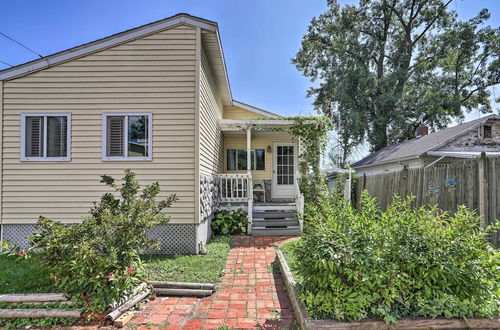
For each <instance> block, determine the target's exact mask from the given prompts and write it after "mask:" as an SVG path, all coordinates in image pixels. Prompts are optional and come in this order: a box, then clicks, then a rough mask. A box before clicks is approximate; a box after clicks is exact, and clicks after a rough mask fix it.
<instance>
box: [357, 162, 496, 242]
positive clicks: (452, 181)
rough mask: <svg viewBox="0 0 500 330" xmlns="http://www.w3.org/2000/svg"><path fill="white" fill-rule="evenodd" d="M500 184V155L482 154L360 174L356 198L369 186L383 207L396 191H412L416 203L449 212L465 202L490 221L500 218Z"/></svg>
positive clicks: (402, 193)
mask: <svg viewBox="0 0 500 330" xmlns="http://www.w3.org/2000/svg"><path fill="white" fill-rule="evenodd" d="M481 166H484V171H480V167H481ZM481 173H484V174H481ZM481 181H482V183H480V182H481ZM499 186H500V158H481V159H474V160H466V161H458V162H454V163H449V164H445V165H434V166H431V167H429V168H425V167H420V168H413V169H405V170H402V171H397V172H391V173H387V174H378V175H361V176H358V177H357V182H356V198H355V199H356V204H357V205H358V206H359V200H360V196H361V192H362V191H363V190H364V189H366V190H367V191H368V192H369V193H370V195H371V196H373V197H376V198H377V201H378V203H379V204H380V206H381V208H382V209H385V208H386V207H387V205H388V204H389V203H390V202H391V201H392V198H393V196H394V194H398V195H401V196H408V195H413V196H415V203H414V204H415V206H421V205H424V204H437V205H438V206H439V208H441V209H442V210H444V211H449V212H454V211H455V210H456V209H457V207H458V206H459V205H465V206H467V207H468V208H469V209H471V210H477V211H478V214H481V215H482V216H483V219H484V220H483V221H484V224H486V225H487V224H490V223H493V222H495V219H500V193H499V191H498V187H499ZM492 241H493V242H494V243H495V244H496V245H497V246H498V245H500V235H499V234H498V233H497V234H496V235H494V236H493V237H492Z"/></svg>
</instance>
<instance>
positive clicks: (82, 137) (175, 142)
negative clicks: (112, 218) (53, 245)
mask: <svg viewBox="0 0 500 330" xmlns="http://www.w3.org/2000/svg"><path fill="white" fill-rule="evenodd" d="M195 31H196V30H195V28H192V27H190V26H187V25H180V26H176V27H172V28H169V29H167V30H164V31H161V32H158V33H155V34H153V35H149V36H146V37H143V38H141V39H137V40H134V41H131V42H127V43H124V44H121V45H118V46H115V47H113V48H110V49H107V50H103V51H100V52H97V53H94V54H91V55H87V56H85V57H81V58H79V59H76V60H72V61H70V62H67V63H64V64H60V65H58V66H55V67H52V68H48V69H45V70H42V71H39V72H36V73H32V74H29V75H27V76H24V77H20V78H17V79H13V80H10V81H5V82H4V100H3V106H4V117H3V130H2V137H3V155H2V156H3V157H2V158H3V162H2V165H3V183H4V184H3V191H2V193H3V197H4V198H3V210H2V217H3V222H4V223H34V222H36V221H37V218H38V216H39V215H41V214H43V215H45V216H48V217H51V218H53V219H57V220H60V221H63V222H75V221H78V220H79V218H80V217H81V216H82V215H85V214H86V213H87V212H88V209H89V207H90V206H91V205H92V202H93V201H96V200H98V199H99V197H100V196H101V195H102V193H103V192H105V191H109V190H108V189H107V188H105V187H104V186H103V185H102V184H100V183H99V179H100V178H99V176H100V175H101V174H110V175H114V176H118V177H120V176H121V175H122V173H123V170H124V169H127V168H131V169H133V170H134V171H135V172H136V173H137V175H138V179H139V180H140V182H141V183H143V184H146V183H151V182H154V181H159V183H160V186H161V188H162V191H163V193H162V194H163V196H165V195H166V194H169V193H176V194H177V196H178V197H179V201H178V202H177V203H176V204H175V206H174V207H173V208H172V209H170V210H168V213H169V214H171V215H172V220H171V222H172V223H193V222H194V221H195V216H194V201H195V196H194V194H195V182H194V177H195V169H194V166H195V165H194V163H195V151H194V150H195V71H196V65H197V64H196V60H195V48H196V41H195V40H196V32H195ZM58 111H60V112H71V113H72V146H71V151H72V155H71V156H72V160H71V161H70V162H21V161H20V160H19V156H20V155H19V151H20V148H19V147H20V141H19V138H20V136H19V135H20V113H21V112H58ZM112 111H116V112H127V111H130V112H140V111H144V112H152V113H153V160H152V161H145V162H130V161H125V162H104V161H102V160H101V141H102V134H101V114H102V113H103V112H112ZM197 197H198V196H196V198H197Z"/></svg>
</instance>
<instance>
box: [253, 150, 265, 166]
mask: <svg viewBox="0 0 500 330" xmlns="http://www.w3.org/2000/svg"><path fill="white" fill-rule="evenodd" d="M255 156H256V158H257V159H256V169H257V170H259V171H263V170H265V168H266V165H265V164H266V151H265V150H264V149H256V150H255Z"/></svg>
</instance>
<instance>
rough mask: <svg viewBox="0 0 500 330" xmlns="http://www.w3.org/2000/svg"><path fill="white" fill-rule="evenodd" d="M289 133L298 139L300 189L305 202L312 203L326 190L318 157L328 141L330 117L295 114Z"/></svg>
mask: <svg viewBox="0 0 500 330" xmlns="http://www.w3.org/2000/svg"><path fill="white" fill-rule="evenodd" d="M286 119H287V120H292V121H293V125H292V126H291V127H290V129H289V131H290V134H291V135H292V136H293V137H295V138H297V139H298V140H299V144H301V148H299V159H300V163H299V171H300V174H301V176H302V177H301V182H300V191H301V192H302V193H303V194H304V200H305V202H306V203H312V204H314V203H315V202H316V201H317V200H318V198H319V196H320V195H322V193H323V192H326V191H327V186H326V182H325V179H324V178H323V176H322V175H321V173H320V170H319V164H320V157H321V154H322V153H323V151H324V150H325V149H326V146H327V143H328V133H329V132H330V131H331V130H332V129H333V123H332V121H331V119H330V118H328V117H324V116H318V117H306V116H295V117H289V118H286Z"/></svg>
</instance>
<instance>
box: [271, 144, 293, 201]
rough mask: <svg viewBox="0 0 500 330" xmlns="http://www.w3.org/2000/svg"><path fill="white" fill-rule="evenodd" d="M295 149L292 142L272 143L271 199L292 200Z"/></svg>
mask: <svg viewBox="0 0 500 330" xmlns="http://www.w3.org/2000/svg"><path fill="white" fill-rule="evenodd" d="M296 170H297V148H296V146H295V144H294V143H293V142H273V180H272V197H273V198H276V199H280V198H293V197H294V193H295V190H294V183H295V175H296V173H295V172H296Z"/></svg>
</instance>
